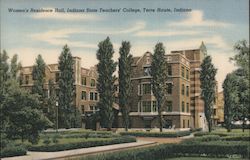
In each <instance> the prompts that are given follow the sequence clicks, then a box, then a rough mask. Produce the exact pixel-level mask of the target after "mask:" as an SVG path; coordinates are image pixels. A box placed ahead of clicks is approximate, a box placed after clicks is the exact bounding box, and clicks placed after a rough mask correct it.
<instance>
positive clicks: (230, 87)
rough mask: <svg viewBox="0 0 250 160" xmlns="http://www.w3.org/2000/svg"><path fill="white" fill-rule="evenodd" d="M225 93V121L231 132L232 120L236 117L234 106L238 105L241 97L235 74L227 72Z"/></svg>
mask: <svg viewBox="0 0 250 160" xmlns="http://www.w3.org/2000/svg"><path fill="white" fill-rule="evenodd" d="M223 95H224V122H225V126H226V129H227V131H228V132H231V129H232V121H233V119H234V117H235V112H234V108H235V107H236V106H237V104H238V101H239V98H238V93H237V77H236V76H235V74H232V73H230V74H227V76H226V79H225V80H224V82H223Z"/></svg>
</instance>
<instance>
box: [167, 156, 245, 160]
mask: <svg viewBox="0 0 250 160" xmlns="http://www.w3.org/2000/svg"><path fill="white" fill-rule="evenodd" d="M210 159H211V160H216V159H217V160H243V159H241V158H205V157H177V158H167V159H165V160H210ZM245 160H246V159H245Z"/></svg>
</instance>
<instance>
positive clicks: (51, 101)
mask: <svg viewBox="0 0 250 160" xmlns="http://www.w3.org/2000/svg"><path fill="white" fill-rule="evenodd" d="M48 87H49V96H48V99H47V106H48V114H47V117H48V119H49V120H50V121H51V122H53V124H54V125H53V127H54V128H55V127H56V125H57V114H58V110H57V109H58V108H57V106H56V103H57V96H56V89H55V82H54V81H53V80H52V79H50V80H49V84H48Z"/></svg>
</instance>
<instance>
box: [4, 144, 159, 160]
mask: <svg viewBox="0 0 250 160" xmlns="http://www.w3.org/2000/svg"><path fill="white" fill-rule="evenodd" d="M155 143H156V142H152V141H151V142H149V141H141V140H138V141H137V142H133V143H123V144H115V145H107V146H99V147H90V148H82V149H74V150H67V151H59V152H29V151H28V152H27V155H25V156H17V157H9V158H2V160H50V159H58V158H67V157H74V156H77V155H89V154H94V153H101V152H107V151H115V150H122V149H128V148H133V147H140V146H146V145H152V144H155Z"/></svg>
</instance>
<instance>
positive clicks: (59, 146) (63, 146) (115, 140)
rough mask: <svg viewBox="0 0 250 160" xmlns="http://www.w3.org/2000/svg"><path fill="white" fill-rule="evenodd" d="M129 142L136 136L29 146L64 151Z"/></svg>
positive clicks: (38, 149)
mask: <svg viewBox="0 0 250 160" xmlns="http://www.w3.org/2000/svg"><path fill="white" fill-rule="evenodd" d="M129 142H136V139H135V138H134V137H130V136H124V137H117V138H113V139H99V140H91V141H82V142H77V143H66V144H51V145H42V146H30V147H28V150H29V151H40V152H55V151H64V150H70V149H78V148H88V147H96V146H104V145H111V144H120V143H129Z"/></svg>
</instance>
